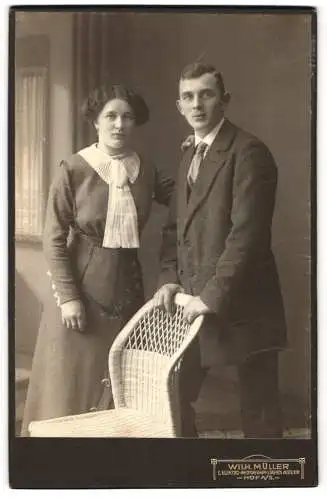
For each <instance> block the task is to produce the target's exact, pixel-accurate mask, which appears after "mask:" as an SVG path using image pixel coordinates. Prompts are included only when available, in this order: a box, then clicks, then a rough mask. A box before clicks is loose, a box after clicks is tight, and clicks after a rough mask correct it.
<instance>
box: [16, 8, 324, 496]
mask: <svg viewBox="0 0 327 500" xmlns="http://www.w3.org/2000/svg"><path fill="white" fill-rule="evenodd" d="M315 22H316V19H315V12H314V9H310V8H306V9H305V8H302V9H300V8H298V9H296V8H294V9H285V10H282V9H274V8H270V9H268V8H266V9H264V8H262V9H261V10H260V9H254V8H253V9H250V8H248V9H241V8H236V7H235V8H229V9H226V8H225V9H223V8H221V9H219V8H215V9H213V8H200V7H198V8H193V9H191V8H189V9H186V8H185V9H183V8H177V7H175V8H166V9H165V8H155V7H147V8H139V9H138V8H136V7H135V8H132V7H126V8H122V7H121V8H118V7H116V8H115V7H111V8H94V9H92V7H88V8H83V7H80V8H64V7H57V8H48V7H47V8H46V7H44V8H43V9H42V8H40V7H39V8H34V9H33V8H25V9H24V8H23V7H20V8H18V7H17V8H12V9H11V12H10V30H11V39H10V44H11V49H10V61H9V62H10V77H11V88H10V91H9V104H10V106H9V113H10V116H9V126H10V133H11V138H10V146H9V148H10V158H11V159H12V161H10V162H9V163H10V164H9V175H10V183H11V186H10V188H11V191H12V194H13V201H12V206H11V209H10V219H12V230H13V234H12V236H13V238H14V240H13V241H14V245H13V248H12V251H13V255H14V263H13V269H12V271H13V272H14V276H13V283H14V288H13V290H12V295H11V298H12V301H11V302H12V303H11V306H12V307H11V320H12V321H11V326H12V328H13V331H12V332H11V334H12V335H10V342H9V344H10V345H9V347H10V360H9V363H10V366H11V370H10V373H11V378H12V380H10V383H11V389H12V391H11V403H12V404H11V412H10V428H11V431H10V432H11V437H10V439H11V440H12V443H13V445H12V446H13V447H12V450H14V449H17V450H18V447H19V446H22V447H25V446H28V447H29V446H30V447H31V449H34V448H33V447H36V448H35V449H37V447H38V446H43V445H42V443H47V446H49V447H50V446H54V447H56V446H57V444H56V443H64V444H63V446H64V447H65V448H64V449H66V446H67V447H68V446H71V447H72V449H73V448H74V446H75V445H74V442H75V443H80V444H79V446H81V447H84V446H86V447H87V446H91V445H90V444H88V443H94V438H101V439H97V440H96V443H97V444H94V447H95V446H99V449H100V447H101V446H104V445H105V443H109V442H112V443H115V444H114V446H116V447H117V449H118V447H119V446H120V444H119V443H127V444H124V446H126V447H127V448H126V449H128V447H129V446H134V444H133V443H137V442H138V443H139V444H135V446H139V445H140V446H141V445H142V446H146V447H152V446H154V444H153V445H152V444H151V442H153V443H156V444H155V446H158V447H160V446H170V444H169V443H175V444H174V445H173V446H175V448H174V449H176V450H177V453H178V446H179V444H180V450H183V451H181V454H184V452H185V450H186V444H187V443H188V445H189V446H190V448H189V449H193V448H192V447H193V446H194V447H196V446H203V447H204V448H203V450H205V449H206V448H205V447H206V446H210V447H211V450H214V449H215V448H214V446H216V443H219V447H220V449H221V450H222V449H224V450H227V451H225V452H224V453H222V452H220V457H218V458H217V457H216V455H217V452H216V454H214V452H212V451H210V452H208V453H207V458H206V461H207V463H208V465H207V472H208V475H209V479H208V478H204V477H203V473H202V472H199V474H200V476H199V481H200V480H201V481H202V480H203V481H204V482H206V481H209V480H210V478H211V476H212V475H213V476H214V479H212V482H213V486H214V487H219V486H221V485H225V486H226V485H227V486H232V487H233V484H234V483H235V485H236V483H237V485H236V486H238V487H239V486H249V485H250V483H251V480H250V478H252V477H254V476H255V473H256V472H257V473H258V470H260V471H262V468H263V469H264V468H265V467H264V464H267V463H268V465H269V467H268V468H269V469H271V470H272V471H274V473H273V472H271V474H270V476H269V479H268V481H266V483H267V484H268V483H269V486H278V485H279V486H281V485H283V486H285V485H294V486H301V481H302V482H303V483H304V482H305V481H306V479H307V481H308V483H310V484H311V485H313V484H315V481H316V442H315V441H316V330H315V328H316V326H315V325H316V309H315V281H314V280H315V258H316V256H315V234H314V231H315V192H314V188H313V186H314V185H315V184H314V183H315V175H316V173H315V172H316V165H315V148H316V144H315V126H316V123H315V109H316V102H315V99H316V89H315V74H316V55H315V47H316V32H315V30H316V27H315ZM40 438H43V439H40ZM50 438H51V439H50ZM55 438H56V439H55ZM63 438H76V440H74V441H71V440H68V439H63ZM80 438H83V439H82V440H80ZM111 438H139V439H138V440H135V439H128V440H127V441H126V440H125V439H124V440H122V439H111ZM153 438H156V439H153ZM158 438H160V439H158ZM167 438H174V439H167ZM108 440H110V441H108ZM68 443H70V445H69V444H68ZM81 443H82V444H81ZM101 443H102V444H101ZM160 443H161V444H160ZM163 443H165V444H163ZM183 443H184V444H183ZM185 443H186V444H185ZM197 443H199V445H197ZM210 443H211V444H210ZM267 443H268V444H267ZM60 446H61V445H60ZM92 446H93V445H92ZM233 446H240V451H236V450H237V448H230V450H233V451H230V452H229V451H228V450H229V447H233ZM270 446H271V447H272V448H271V449H272V450H274V451H273V452H272V451H271V452H270V451H269V450H270V448H269V447H270ZM278 446H279V447H278ZM293 446H294V452H293V451H292V450H293V448H292V447H293ZM302 446H303V448H301V447H302ZM16 447H17V448H16ZM219 447H218V448H219ZM24 449H25V448H24ZM80 449H82V448H80ZM83 449H84V448H83ZM94 449H95V448H94ZM124 449H125V448H124ZM149 449H150V448H149ZM151 449H152V448H151ZM197 449H198V448H197ZM216 449H217V446H216ZM26 450H27V448H26ZM241 450H242V451H241ZM285 450H287V451H285ZM302 450H303V451H302ZM305 450H307V451H305ZM308 450H311V451H308ZM284 451H285V454H284ZM75 452H76V446H75ZM33 453H34V452H33ZM58 453H59V452H58ZM201 453H202V454H203V453H204V455H205V453H206V452H205V451H202V452H201ZM306 453H307V455H306ZM310 454H311V455H310ZM22 456H23V455H20V457H22ZM24 456H25V457H26V456H28V454H27V451H26V454H25V455H24ZM183 456H184V455H183ZM14 457H16V458H14ZM222 458H223V460H220V459H222ZM227 459H228V460H229V459H231V461H233V460H234V462H235V461H236V462H237V463H239V464H240V467H239V470H241V469H242V468H243V465H244V461H246V465H247V466H249V467H248V470H249V474H248V477H247V476H246V474H245V475H243V476H242V478H240V477H237V476H236V473H235V474H234V476H233V477H228V478H227V477H220V476H224V474H223V472H224V470H225V469H224V467H226V464H225V462H226V460H227ZM20 460H22V458H19V453H18V452H14V451H12V474H13V477H14V475H15V472H16V470H18V469H19V470H20V466H19V467H18V466H17V468H16V467H15V462H16V461H17V463H18V462H19V461H20ZM37 460H38V461H41V460H42V459H41V457H40V456H38V459H37ZM183 460H184V462H185V458H184V459H183ZM283 460H284V462H283ZM285 460H286V461H287V462H285ZM149 461H150V458H149ZM166 462H167V459H166ZM186 462H187V459H186ZM220 462H221V463H220ZM249 464H250V465H249ZM251 464H252V465H251ZM253 464H254V465H253ZM284 466H285V467H284ZM118 467H119V466H118V465H117V468H118ZM185 467H186V469H187V463H186V466H185ZM192 467H195V462H194V463H193V462H192V464H191V465H190V469H188V470H191V469H192ZM202 467H203V464H202V465H201V468H202ZM306 467H307V469H306ZM236 469H237V467H236ZM236 469H235V470H236ZM252 469H253V470H252ZM28 470H31V468H29V467H28ZM237 470H238V469H237ZM244 470H246V467H245V468H244ZM306 470H307V472H306ZM285 471H288V473H287V474H286V472H285ZM292 471H293V472H292ZM284 472H285V474H284ZM250 473H251V474H250ZM20 474H21V472H20ZM24 474H25V475H23V476H22V477H24V478H25V479H26V478H28V472H26V471H25V473H24ZM176 474H177V473H176ZM181 474H182V473H181ZM185 474H186V472H185ZM185 474H184V476H183V475H182V476H181V480H180V482H181V484H184V485H185V484H186V483H185V481H186V480H185V477H186V476H185ZM306 474H307V475H306ZM18 475H19V474H18ZM257 475H258V474H257ZM118 476H119V474H118ZM118 476H117V477H118ZM110 477H112V479H110ZM110 477H109V479H108V480H107V483H106V484H107V486H108V487H110V485H111V486H114V485H118V483H119V480H118V479H117V478H115V477H114V475H111V476H110ZM160 477H161V476H160ZM177 477H178V476H177ZM44 478H45V476H43V479H40V483H37V479H35V478H34V480H33V481H34V482H33V483H32V484H33V485H34V487H37V485H38V484H40V485H41V483H42V481H43V480H44V481H46V479H44ZM170 478H171V476H170ZM240 479H242V481H240ZM256 479H258V481H256V482H257V485H258V483H259V482H260V481H261V480H262V477H257V478H256ZM17 481H18V483H19V484H23V483H24V480H23V479H22V478H21V479H20V480H19V479H18V480H17ZM82 481H83V480H82ZM90 481H91V480H90ZM140 481H141V479H140ZM153 481H154V483H155V484H158V485H159V484H162V483H161V482H162V481H163V482H164V478H161V479H160V480H159V479H158V483H156V481H157V479H153ZM167 481H168V476H167ZM176 481H177V482H178V480H175V479H171V483H172V484H170V485H175V484H177V483H176ZM194 481H196V478H195V479H194ZM224 481H225V482H224ZM226 481H230V483H226ZM233 481H234V483H233ZM292 481H293V483H292ZM14 482H15V481H13V483H14ZM131 482H132V481H131ZM18 483H17V484H18ZM127 483H128V480H127ZM150 483H151V481H150ZM240 483H242V484H240ZM42 484H43V483H42ZM58 484H60V477H59V479H58ZM63 484H64V485H65V484H66V483H65V482H64V481H63ZM72 484H73V483H72ZM74 484H75V483H74ZM83 484H84V483H83ZM101 484H102V483H101ZM133 484H134V483H133ZM187 484H189V485H190V486H192V484H193V479H192V480H191V479H190V480H189V483H187ZM119 485H120V486H121V487H123V486H122V484H121V483H119ZM167 485H168V482H167ZM193 485H194V484H193ZM211 486H212V484H211ZM252 486H253V484H252ZM82 487H84V486H82ZM89 487H92V484H91V482H90V484H89Z"/></svg>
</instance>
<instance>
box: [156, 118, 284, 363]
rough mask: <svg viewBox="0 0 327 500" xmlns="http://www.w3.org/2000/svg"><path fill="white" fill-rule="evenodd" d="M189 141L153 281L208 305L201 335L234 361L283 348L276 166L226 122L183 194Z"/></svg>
mask: <svg viewBox="0 0 327 500" xmlns="http://www.w3.org/2000/svg"><path fill="white" fill-rule="evenodd" d="M193 154H194V147H193V146H191V147H190V148H189V149H188V150H187V151H186V153H184V156H183V158H182V161H181V165H180V170H179V174H178V181H177V186H176V192H175V197H174V198H173V201H172V204H171V207H170V215H169V222H168V224H167V226H166V228H165V229H164V234H163V246H162V255H161V262H162V273H161V276H160V280H159V284H164V283H169V282H179V283H180V284H181V285H182V286H183V287H184V289H185V291H186V292H187V293H190V294H192V295H199V296H200V297H201V299H202V300H203V302H204V303H205V304H206V305H207V306H208V307H209V309H210V311H211V314H210V315H208V316H207V317H206V321H205V331H204V339H205V336H207V339H208V341H209V340H210V338H211V339H212V338H214V340H215V342H216V344H217V349H218V350H219V353H218V352H217V355H219V357H220V358H221V356H222V358H223V359H224V361H227V362H232V363H234V362H236V363H237V362H239V361H241V360H243V359H245V358H246V357H248V356H249V355H250V354H252V353H255V352H259V351H262V350H267V349H281V348H283V347H285V345H286V325H285V314H284V307H283V300H282V295H281V290H280V284H279V279H278V274H277V269H276V264H275V259H274V256H273V254H272V250H271V224H272V217H273V212H274V205H275V193H276V186H277V168H276V165H275V162H274V159H273V157H272V155H271V153H270V152H269V150H268V149H267V147H266V146H265V145H264V144H263V143H262V142H261V141H259V140H258V139H257V138H256V137H254V136H253V135H251V134H249V133H247V132H245V131H243V130H242V129H240V128H238V127H236V126H235V125H233V124H232V123H231V122H229V121H228V120H225V122H224V124H223V126H222V128H221V130H220V132H219V133H218V135H217V137H216V139H215V141H214V142H213V144H212V145H211V147H210V148H209V150H208V152H207V154H206V156H205V158H204V160H203V162H202V164H201V166H200V171H199V175H198V178H197V180H196V182H195V185H194V186H193V188H192V191H191V193H190V195H189V197H188V193H187V189H188V187H187V180H186V177H187V172H188V169H189V166H190V163H191V159H192V156H193Z"/></svg>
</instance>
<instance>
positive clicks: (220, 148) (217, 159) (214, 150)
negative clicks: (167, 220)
mask: <svg viewBox="0 0 327 500" xmlns="http://www.w3.org/2000/svg"><path fill="white" fill-rule="evenodd" d="M236 130H237V129H236V127H235V125H233V124H232V123H230V122H229V121H228V120H225V122H224V124H223V126H222V128H221V130H220V132H219V133H218V135H217V137H216V138H215V140H214V142H213V143H212V145H211V147H210V149H209V150H208V152H207V154H206V156H205V158H204V160H203V162H202V164H201V166H200V171H199V175H198V178H197V180H196V182H195V184H194V186H193V189H192V192H191V195H190V198H189V202H188V203H187V193H186V190H187V180H186V175H187V171H188V168H189V166H190V163H191V159H192V155H193V151H191V154H190V157H187V158H186V157H185V162H186V160H187V165H184V168H183V169H182V172H181V173H183V175H184V177H183V183H184V191H185V193H183V198H184V197H185V212H184V213H185V217H183V218H182V226H183V228H182V233H183V234H184V233H185V232H186V231H187V229H188V226H189V224H190V222H191V220H192V217H193V216H194V214H195V212H196V211H197V209H198V208H199V206H200V205H201V203H202V201H203V200H204V199H205V197H206V196H207V194H208V192H209V190H210V188H211V186H212V184H213V182H214V180H215V179H216V177H217V175H218V172H219V171H220V169H221V168H222V167H223V165H224V163H225V161H226V159H227V157H228V153H229V149H230V146H231V144H232V141H233V139H234V136H235V134H236Z"/></svg>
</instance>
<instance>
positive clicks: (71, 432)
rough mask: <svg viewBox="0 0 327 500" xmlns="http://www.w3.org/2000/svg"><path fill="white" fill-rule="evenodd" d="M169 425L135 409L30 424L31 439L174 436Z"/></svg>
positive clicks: (106, 411)
mask: <svg viewBox="0 0 327 500" xmlns="http://www.w3.org/2000/svg"><path fill="white" fill-rule="evenodd" d="M169 427H170V426H169V425H167V424H165V423H164V422H161V421H159V420H157V419H155V418H153V417H152V416H149V415H145V414H143V413H141V412H140V411H137V410H130V409H125V408H121V409H117V410H105V411H97V412H91V413H83V414H81V415H71V416H67V417H60V418H53V419H49V420H40V421H35V422H31V423H30V426H29V431H30V436H31V437H70V438H74V437H75V438H82V437H85V438H87V437H88V438H106V437H138V438H142V437H146V438H151V437H162V438H164V437H174V433H173V431H172V429H171V428H169Z"/></svg>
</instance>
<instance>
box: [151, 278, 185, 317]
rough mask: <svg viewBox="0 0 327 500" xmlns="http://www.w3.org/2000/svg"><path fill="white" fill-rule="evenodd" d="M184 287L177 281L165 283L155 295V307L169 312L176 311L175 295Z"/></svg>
mask: <svg viewBox="0 0 327 500" xmlns="http://www.w3.org/2000/svg"><path fill="white" fill-rule="evenodd" d="M183 291H184V289H183V288H182V287H181V286H180V285H176V284H175V283H167V284H166V285H163V286H162V287H161V288H159V290H157V292H156V293H155V294H154V296H153V301H154V305H155V307H158V308H160V309H165V310H166V311H167V312H168V313H173V312H174V296H175V295H176V293H178V292H183Z"/></svg>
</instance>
